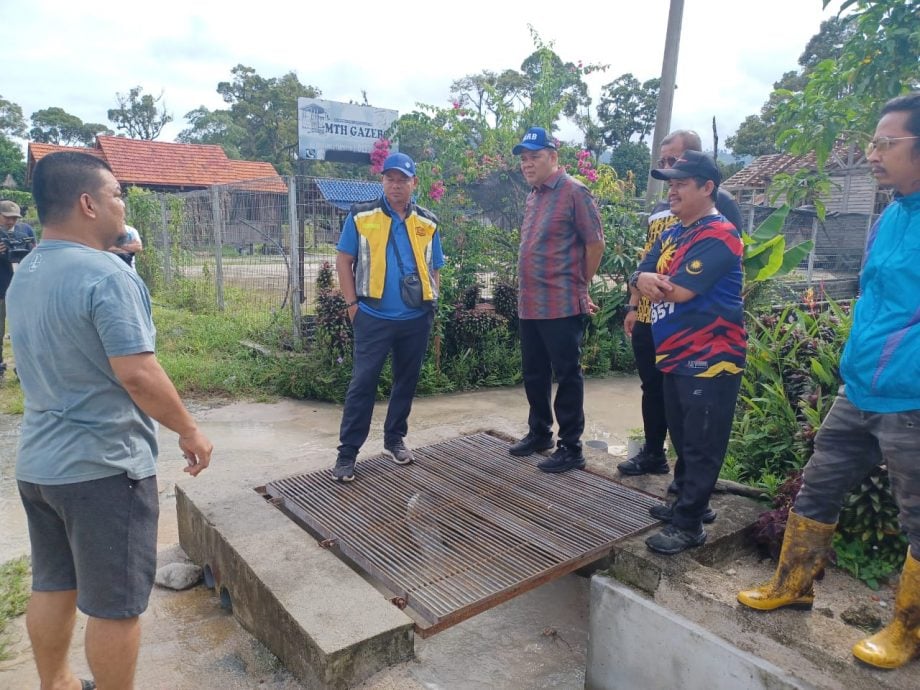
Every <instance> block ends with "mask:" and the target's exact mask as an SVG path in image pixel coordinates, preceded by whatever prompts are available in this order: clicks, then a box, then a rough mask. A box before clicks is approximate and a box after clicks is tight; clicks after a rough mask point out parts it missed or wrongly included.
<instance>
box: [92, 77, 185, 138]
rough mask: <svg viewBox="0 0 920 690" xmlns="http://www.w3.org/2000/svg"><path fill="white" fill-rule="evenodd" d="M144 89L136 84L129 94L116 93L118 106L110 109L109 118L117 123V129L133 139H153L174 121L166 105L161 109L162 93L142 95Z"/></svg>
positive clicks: (113, 122)
mask: <svg viewBox="0 0 920 690" xmlns="http://www.w3.org/2000/svg"><path fill="white" fill-rule="evenodd" d="M143 90H144V89H143V88H141V87H140V86H135V87H134V88H133V89H131V90H130V91H128V93H127V95H123V94H120V93H116V94H115V101H116V102H117V103H118V107H117V108H110V109H109V111H108V118H109V121H110V122H111V123H112V124H113V125H115V129H117V130H118V131H120V132H124V133H125V134H127V135H128V136H129V137H131V138H132V139H146V140H150V141H152V140H153V139H156V138H157V137H158V136H160V133H161V132H162V131H163V128H164V127H165V126H166V125H168V124H169V123H170V122H172V121H173V116H172V115H170V114H169V113H168V112H167V111H166V106H165V105H164V106H163V109H162V110H160V105H159V104H160V101H161V100H163V94H162V93H161V94H160V95H159V96H157V97H156V98H154V97H153V96H151V95H150V94H143V95H142V92H143Z"/></svg>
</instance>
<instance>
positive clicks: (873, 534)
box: [834, 467, 908, 589]
mask: <svg viewBox="0 0 920 690" xmlns="http://www.w3.org/2000/svg"><path fill="white" fill-rule="evenodd" d="M907 543H908V541H907V537H906V536H905V535H904V533H903V532H902V531H901V527H900V523H899V522H898V506H897V504H896V503H895V502H894V499H893V498H892V495H891V485H890V484H889V481H888V473H887V472H886V471H885V469H884V468H883V467H876V468H875V469H874V470H873V471H872V472H871V473H870V474H869V476H868V477H866V478H865V479H864V480H863V481H862V483H861V484H860V485H859V486H858V487H857V488H856V489H855V490H854V491H853V492H851V493H850V494H849V495H848V496H847V499H846V501H845V502H844V505H843V510H842V511H841V513H840V519H839V522H838V527H837V534H836V538H835V542H834V549H835V550H836V551H837V566H838V567H840V568H843V569H844V570H846V571H848V572H849V573H851V574H852V575H854V576H855V577H858V578H860V579H862V580H864V581H865V582H866V583H867V584H868V585H869V586H870V587H872V588H873V589H878V580H879V579H880V578H883V577H887V576H888V575H890V574H891V573H892V572H895V571H896V570H899V569H900V568H901V566H902V565H903V564H904V554H905V553H906V552H907Z"/></svg>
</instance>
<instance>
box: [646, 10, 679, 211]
mask: <svg viewBox="0 0 920 690" xmlns="http://www.w3.org/2000/svg"><path fill="white" fill-rule="evenodd" d="M683 18H684V0H671V9H670V10H669V11H668V33H667V35H666V36H665V38H664V60H663V61H662V63H661V88H660V89H659V90H658V114H657V115H656V116H655V134H654V136H653V138H652V166H651V167H652V168H654V167H656V164H655V161H656V160H658V147H659V146H661V140H662V139H664V138H665V137H666V136H667V134H668V132H669V131H670V129H671V110H672V108H673V106H674V84H675V81H676V78H677V53H678V51H679V50H680V25H681V22H682V21H683ZM649 172H650V173H651V170H650V171H649ZM660 194H661V183H660V182H659V181H658V180H656V179H654V178H653V177H652V176H651V174H649V177H648V186H647V187H646V191H645V207H646V208H647V209H648V208H651V207H652V200H653V199H657V198H658V196H659V195H660Z"/></svg>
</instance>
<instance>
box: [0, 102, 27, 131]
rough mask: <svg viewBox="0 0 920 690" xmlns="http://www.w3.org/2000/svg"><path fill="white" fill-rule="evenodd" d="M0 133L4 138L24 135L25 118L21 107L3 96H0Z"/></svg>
mask: <svg viewBox="0 0 920 690" xmlns="http://www.w3.org/2000/svg"><path fill="white" fill-rule="evenodd" d="M0 134H2V135H3V136H4V137H5V138H8V137H24V136H25V135H26V119H25V117H23V115H22V108H21V107H20V106H19V105H18V104H17V103H13V102H12V101H8V100H6V99H5V98H4V97H3V96H0Z"/></svg>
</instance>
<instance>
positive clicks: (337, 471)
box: [332, 455, 355, 482]
mask: <svg viewBox="0 0 920 690" xmlns="http://www.w3.org/2000/svg"><path fill="white" fill-rule="evenodd" d="M332 476H333V478H334V479H335V480H336V481H337V482H353V481H354V480H355V459H354V458H346V457H343V456H341V455H340V456H339V457H338V458H336V461H335V467H333V468H332Z"/></svg>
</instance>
